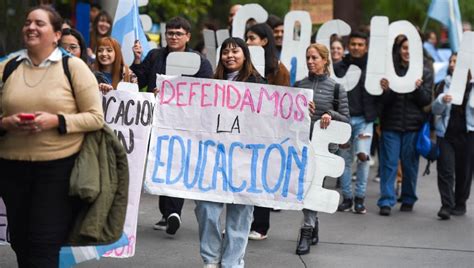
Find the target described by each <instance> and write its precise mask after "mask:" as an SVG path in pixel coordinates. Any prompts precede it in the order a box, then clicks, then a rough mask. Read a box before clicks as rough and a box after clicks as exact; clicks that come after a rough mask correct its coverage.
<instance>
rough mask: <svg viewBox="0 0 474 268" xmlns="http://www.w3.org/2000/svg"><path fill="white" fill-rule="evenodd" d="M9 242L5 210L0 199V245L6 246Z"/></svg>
mask: <svg viewBox="0 0 474 268" xmlns="http://www.w3.org/2000/svg"><path fill="white" fill-rule="evenodd" d="M9 242H10V241H9V239H8V222H7V209H6V207H5V204H4V203H3V199H2V198H1V197H0V245H3V244H8V243H9Z"/></svg>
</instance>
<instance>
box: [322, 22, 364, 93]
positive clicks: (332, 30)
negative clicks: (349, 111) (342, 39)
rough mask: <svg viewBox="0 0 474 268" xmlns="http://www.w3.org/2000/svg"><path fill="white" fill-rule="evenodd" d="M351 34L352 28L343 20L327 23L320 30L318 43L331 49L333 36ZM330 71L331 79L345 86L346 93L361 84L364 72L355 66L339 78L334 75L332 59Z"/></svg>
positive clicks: (350, 67)
mask: <svg viewBox="0 0 474 268" xmlns="http://www.w3.org/2000/svg"><path fill="white" fill-rule="evenodd" d="M350 33H351V26H349V24H347V23H345V22H344V21H342V20H330V21H328V22H325V23H324V24H323V25H322V26H321V28H319V30H318V34H317V35H316V40H315V41H316V43H319V44H323V45H325V46H326V47H327V48H328V49H330V48H331V35H333V34H337V35H338V36H345V35H349V34H350ZM329 70H331V78H332V79H334V80H336V82H337V83H339V84H341V85H343V86H344V88H345V89H346V91H351V90H352V89H353V88H354V87H355V86H356V85H357V83H359V79H360V75H361V73H362V71H361V70H360V68H359V67H357V66H355V65H353V64H352V65H351V66H349V69H348V70H347V73H346V75H344V76H343V77H341V78H339V77H337V76H336V74H335V73H334V67H333V65H332V58H331V64H330V65H329Z"/></svg>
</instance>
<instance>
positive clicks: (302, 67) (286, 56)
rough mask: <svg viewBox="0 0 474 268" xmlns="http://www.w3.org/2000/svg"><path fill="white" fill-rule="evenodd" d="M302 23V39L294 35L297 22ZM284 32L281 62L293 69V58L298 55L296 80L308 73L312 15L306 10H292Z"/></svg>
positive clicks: (286, 19) (287, 16)
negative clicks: (308, 49) (307, 63)
mask: <svg viewBox="0 0 474 268" xmlns="http://www.w3.org/2000/svg"><path fill="white" fill-rule="evenodd" d="M297 21H299V23H300V24H301V33H300V39H299V40H295V39H294V37H293V33H294V28H295V22H297ZM284 25H285V26H284V29H285V30H284V31H285V32H284V33H283V46H282V47H283V48H282V51H281V57H280V60H281V62H282V63H283V64H284V65H285V66H286V68H287V69H288V70H291V59H292V58H293V57H296V61H297V64H296V80H301V79H303V78H304V77H305V76H306V75H307V74H308V67H306V49H307V48H308V46H309V44H310V40H311V25H312V23H311V17H310V15H309V13H308V12H306V11H297V10H295V11H290V12H289V13H288V14H286V16H285V23H284Z"/></svg>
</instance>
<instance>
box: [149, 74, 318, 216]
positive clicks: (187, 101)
mask: <svg viewBox="0 0 474 268" xmlns="http://www.w3.org/2000/svg"><path fill="white" fill-rule="evenodd" d="M157 86H158V87H159V88H160V94H159V96H158V102H159V103H158V105H159V106H158V107H159V109H157V110H156V111H155V119H154V124H153V130H152V134H151V142H150V149H149V154H148V164H147V170H146V177H145V189H146V190H147V191H149V192H150V193H153V194H159V195H170V196H176V197H183V198H190V199H199V200H212V201H217V202H227V203H233V202H235V203H243V204H255V205H262V206H278V207H281V208H288V209H295V208H296V207H297V206H296V204H300V205H301V204H302V202H303V197H304V192H305V184H307V183H308V181H305V174H306V169H307V166H308V146H309V124H310V119H309V116H308V112H307V110H308V102H309V100H311V99H312V92H311V91H309V90H306V89H295V88H288V87H279V86H270V85H261V84H252V83H241V82H234V81H225V80H224V81H222V80H211V79H195V78H189V77H169V76H158V78H157Z"/></svg>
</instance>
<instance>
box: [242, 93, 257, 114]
mask: <svg viewBox="0 0 474 268" xmlns="http://www.w3.org/2000/svg"><path fill="white" fill-rule="evenodd" d="M245 105H248V106H249V107H250V110H251V111H252V112H253V113H254V112H255V107H254V105H253V99H252V93H251V92H250V89H248V88H246V89H245V93H244V99H243V100H242V106H240V111H243V110H244V106H245Z"/></svg>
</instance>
